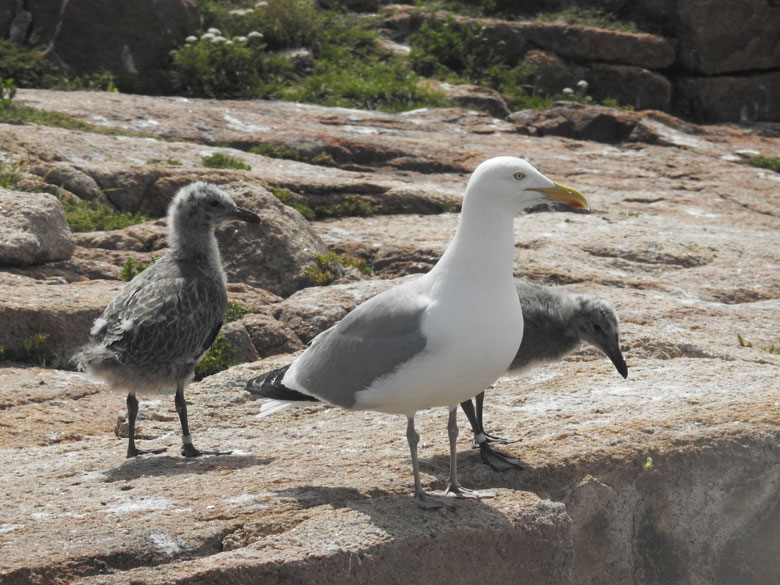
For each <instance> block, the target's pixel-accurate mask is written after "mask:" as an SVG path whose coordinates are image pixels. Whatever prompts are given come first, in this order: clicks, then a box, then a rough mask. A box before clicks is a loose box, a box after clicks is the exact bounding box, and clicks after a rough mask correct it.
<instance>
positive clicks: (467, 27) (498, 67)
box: [409, 16, 553, 110]
mask: <svg viewBox="0 0 780 585" xmlns="http://www.w3.org/2000/svg"><path fill="white" fill-rule="evenodd" d="M409 44H410V46H411V47H412V51H411V53H410V55H409V59H410V62H411V64H412V67H413V69H414V70H415V71H416V72H417V73H419V74H420V75H423V76H426V77H434V78H437V79H441V80H444V81H448V82H452V83H473V84H477V85H483V86H486V87H491V88H493V89H495V90H497V91H499V92H501V93H502V94H503V95H504V97H505V98H506V100H507V103H508V104H509V106H510V108H512V109H514V110H517V109H526V108H532V109H541V108H544V107H546V106H548V105H550V104H551V103H552V101H553V99H552V98H544V97H542V96H539V95H537V94H536V93H535V92H534V91H533V89H532V88H531V85H530V83H529V80H530V78H531V76H532V75H533V73H534V70H533V68H531V67H527V66H525V65H522V64H516V63H512V62H510V61H509V60H507V58H506V57H505V56H504V55H503V54H502V53H501V52H499V51H496V50H495V43H494V42H493V41H492V40H491V39H489V38H488V37H487V35H486V34H485V27H484V26H483V25H482V24H481V23H479V22H467V23H461V22H458V21H456V20H455V18H454V17H452V16H448V17H447V18H446V19H445V20H443V21H442V20H436V19H434V20H430V21H427V22H424V23H423V24H422V26H421V27H420V30H419V31H418V32H417V33H415V34H414V35H412V36H411V37H410V38H409Z"/></svg>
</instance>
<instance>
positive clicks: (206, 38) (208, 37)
mask: <svg viewBox="0 0 780 585" xmlns="http://www.w3.org/2000/svg"><path fill="white" fill-rule="evenodd" d="M200 40H201V41H212V40H214V35H213V34H211V33H206V34H204V35H203V36H202V37H200Z"/></svg>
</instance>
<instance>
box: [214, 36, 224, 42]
mask: <svg viewBox="0 0 780 585" xmlns="http://www.w3.org/2000/svg"><path fill="white" fill-rule="evenodd" d="M211 42H212V43H224V42H225V37H214V38H213V39H211Z"/></svg>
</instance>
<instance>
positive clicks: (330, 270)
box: [301, 252, 373, 286]
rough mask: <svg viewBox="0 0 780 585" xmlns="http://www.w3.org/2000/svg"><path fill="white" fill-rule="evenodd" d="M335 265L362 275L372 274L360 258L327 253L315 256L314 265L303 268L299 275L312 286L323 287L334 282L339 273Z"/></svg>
mask: <svg viewBox="0 0 780 585" xmlns="http://www.w3.org/2000/svg"><path fill="white" fill-rule="evenodd" d="M337 264H340V265H341V266H344V267H347V266H352V267H354V268H357V269H358V270H359V271H360V272H362V273H363V274H371V273H372V272H373V270H372V269H371V267H370V266H369V265H368V263H367V262H366V261H365V260H363V259H361V258H355V257H353V256H348V255H346V254H343V255H342V254H337V253H336V252H328V253H327V254H317V255H315V256H314V265H313V266H307V267H306V268H304V269H303V271H302V272H301V274H302V275H303V276H305V277H306V278H308V279H309V280H310V281H311V282H312V284H313V285H314V286H325V285H327V284H330V283H331V282H333V281H334V280H336V277H337V273H338V272H340V271H339V270H338V269H337V268H336V265H337Z"/></svg>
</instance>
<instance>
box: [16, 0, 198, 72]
mask: <svg viewBox="0 0 780 585" xmlns="http://www.w3.org/2000/svg"><path fill="white" fill-rule="evenodd" d="M6 13H7V14H6ZM0 19H2V20H3V21H4V22H6V23H8V24H6V25H5V26H2V25H0V30H4V29H5V28H7V29H8V30H9V32H8V33H6V34H8V35H10V34H11V33H14V38H13V40H15V41H16V42H27V43H36V44H38V45H44V46H45V47H46V50H45V54H46V57H47V58H48V59H49V60H51V61H53V62H54V63H56V64H57V65H59V66H60V67H61V68H63V69H65V70H66V71H73V72H77V73H91V72H99V71H110V72H112V73H114V74H115V75H118V76H122V77H131V78H132V77H136V76H139V75H144V74H145V73H149V72H150V71H152V70H154V69H157V68H160V67H161V66H163V65H164V64H165V63H166V60H167V59H168V53H169V51H170V50H171V49H173V48H175V47H177V46H179V45H181V44H182V43H183V42H184V39H185V38H186V37H187V35H189V34H191V33H192V32H194V31H195V30H196V29H197V28H198V27H199V26H200V24H201V22H200V15H199V13H198V10H197V7H196V5H195V2H193V1H192V0H155V1H154V2H147V1H145V0H126V1H123V2H103V1H102V0H69V1H67V2H47V1H43V0H28V1H27V2H16V3H15V6H11V9H10V10H9V9H8V8H6V9H5V10H3V13H2V14H0ZM4 36H5V35H4Z"/></svg>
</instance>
